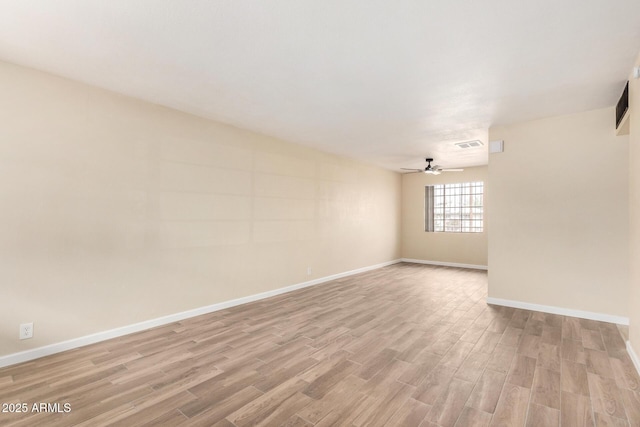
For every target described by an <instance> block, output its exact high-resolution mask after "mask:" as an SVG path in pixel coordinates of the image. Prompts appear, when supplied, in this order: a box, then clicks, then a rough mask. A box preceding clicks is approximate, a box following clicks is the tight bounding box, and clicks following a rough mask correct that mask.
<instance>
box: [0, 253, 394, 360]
mask: <svg viewBox="0 0 640 427" xmlns="http://www.w3.org/2000/svg"><path fill="white" fill-rule="evenodd" d="M399 262H402V260H400V259H395V260H392V261H387V262H383V263H380V264H375V265H370V266H367V267H362V268H357V269H355V270H350V271H345V272H343V273H337V274H332V275H330V276H325V277H321V278H318V279H314V280H309V281H307V282H302V283H297V284H295V285H291V286H285V287H283V288H278V289H273V290H271V291H266V292H261V293H259V294H254V295H249V296H246V297H242V298H237V299H233V300H230V301H223V302H220V303H216V304H212V305H208V306H205V307H199V308H195V309H193V310H187V311H183V312H180V313H175V314H170V315H168V316H163V317H158V318H155V319H150V320H145V321H143V322H139V323H135V324H132V325H127V326H122V327H120V328H115V329H111V330H108V331H103V332H98V333H95V334H91V335H86V336H83V337H79V338H73V339H70V340H68V341H63V342H59V343H55V344H49V345H47V346H43V347H38V348H34V349H30V350H25V351H22V352H19V353H13V354H8V355H6V356H1V357H0V368H4V367H6V366H10V365H15V364H18V363H22V362H28V361H30V360H34V359H39V358H41V357H44V356H49V355H51V354H55V353H61V352H63V351H67V350H72V349H74V348H78V347H83V346H85V345H89V344H95V343H97V342H101V341H105V340H109V339H112V338H117V337H121V336H123V335H127V334H132V333H134V332H140V331H144V330H146V329H151V328H155V327H157V326H162V325H166V324H169V323H173V322H178V321H180V320H184V319H188V318H190V317H196V316H200V315H203V314H208V313H213V312H214V311H219V310H224V309H227V308H231V307H235V306H237V305H241V304H247V303H250V302H254V301H259V300H262V299H265V298H270V297H274V296H276V295H281V294H284V293H287V292H292V291H296V290H298V289H303V288H307V287H309V286H315V285H319V284H322V283H326V282H329V281H331V280H336V279H340V278H343V277H347V276H352V275H354V274H358V273H364V272H365V271H370V270H375V269H378V268H382V267H386V266H389V265H392V264H397V263H399Z"/></svg>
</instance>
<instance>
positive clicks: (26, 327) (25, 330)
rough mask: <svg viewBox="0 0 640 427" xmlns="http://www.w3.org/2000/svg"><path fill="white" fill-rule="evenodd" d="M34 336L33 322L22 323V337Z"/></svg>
mask: <svg viewBox="0 0 640 427" xmlns="http://www.w3.org/2000/svg"><path fill="white" fill-rule="evenodd" d="M27 338H33V322H31V323H23V324H21V325H20V339H21V340H26V339H27Z"/></svg>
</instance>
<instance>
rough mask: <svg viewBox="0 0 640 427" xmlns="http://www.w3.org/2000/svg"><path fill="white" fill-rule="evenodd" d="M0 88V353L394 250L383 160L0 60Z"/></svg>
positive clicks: (395, 212) (327, 271)
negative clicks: (24, 327) (24, 332)
mask: <svg viewBox="0 0 640 427" xmlns="http://www.w3.org/2000/svg"><path fill="white" fill-rule="evenodd" d="M0 93H1V94H2V96H0V117H2V125H0V162H1V165H0V203H1V205H0V206H1V208H0V223H1V224H2V231H1V233H2V237H1V238H0V262H1V263H2V265H1V266H0V287H1V292H0V294H1V296H2V297H1V298H0V355H6V354H10V353H14V352H18V351H22V350H26V349H29V348H34V347H39V346H43V345H46V344H50V343H55V342H60V341H63V340H67V339H71V338H75V337H79V336H84V335H87V334H91V333H95V332H98V331H104V330H109V329H112V328H115V327H119V326H124V325H129V324H132V323H136V322H140V321H143V320H147V319H152V318H156V317H159V316H163V315H168V314H172V313H177V312H181V311H185V310H188V309H193V308H196V307H202V306H206V305H210V304H213V303H217V302H221V301H226V300H230V299H234V298H238V297H242V296H247V295H252V294H256V293H259V292H263V291H267V290H272V289H276V288H280V287H284V286H287V285H292V284H296V283H300V282H304V281H307V280H311V279H314V278H318V277H324V276H327V275H331V274H336V273H340V272H345V271H349V270H353V269H357V268H361V267H366V266H371V265H374V264H377V263H382V262H386V261H390V260H393V259H397V258H399V257H400V197H401V178H400V176H399V174H396V173H393V172H390V171H385V170H382V169H379V168H375V167H371V166H367V165H364V164H361V163H357V162H354V161H351V160H347V159H344V158H340V157H337V156H333V155H329V154H324V153H321V152H318V151H315V150H312V149H309V148H305V147H302V146H298V145H294V144H289V143H286V142H283V141H279V140H276V139H273V138H269V137H266V136H262V135H258V134H255V133H252V132H248V131H244V130H239V129H236V128H233V127H230V126H225V125H221V124H218V123H214V122H211V121H207V120H203V119H200V118H197V117H194V116H190V115H187V114H183V113H179V112H177V111H173V110H170V109H166V108H161V107H158V106H154V105H151V104H147V103H144V102H140V101H136V100H133V99H130V98H127V97H123V96H118V95H116V94H113V93H109V92H106V91H102V90H98V89H95V88H91V87H88V86H85V85H82V84H80V83H75V82H71V81H68V80H65V79H61V78H57V77H53V76H50V75H47V74H44V73H39V72H35V71H32V70H28V69H25V68H21V67H17V66H13V65H10V64H6V63H0ZM307 267H311V268H312V269H313V270H312V271H313V273H312V274H311V275H307ZM28 321H33V322H35V327H34V329H35V337H34V338H33V339H31V340H25V341H19V340H18V339H17V335H18V325H19V323H21V322H28Z"/></svg>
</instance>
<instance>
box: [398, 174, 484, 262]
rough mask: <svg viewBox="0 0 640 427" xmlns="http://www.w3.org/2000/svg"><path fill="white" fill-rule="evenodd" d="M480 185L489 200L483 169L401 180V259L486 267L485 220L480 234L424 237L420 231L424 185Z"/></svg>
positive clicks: (409, 176) (438, 234)
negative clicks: (471, 183) (465, 183)
mask: <svg viewBox="0 0 640 427" xmlns="http://www.w3.org/2000/svg"><path fill="white" fill-rule="evenodd" d="M473 181H483V182H484V183H485V189H484V191H485V199H484V203H485V206H487V203H488V200H489V186H488V185H487V167H486V166H482V167H475V168H465V170H464V171H463V172H448V173H442V174H440V175H435V176H434V175H427V174H424V173H412V174H404V175H403V176H402V257H403V258H410V259H419V260H423V261H436V262H445V263H458V264H471V265H478V266H486V265H487V236H488V233H487V220H486V210H485V223H484V232H483V233H427V232H425V231H424V188H425V186H427V185H434V184H448V183H455V182H473Z"/></svg>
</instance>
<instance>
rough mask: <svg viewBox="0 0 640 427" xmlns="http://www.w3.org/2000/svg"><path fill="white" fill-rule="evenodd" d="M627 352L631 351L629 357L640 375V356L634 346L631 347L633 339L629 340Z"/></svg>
mask: <svg viewBox="0 0 640 427" xmlns="http://www.w3.org/2000/svg"><path fill="white" fill-rule="evenodd" d="M627 353H629V357H630V358H631V361H632V362H633V364H634V366H635V367H636V371H638V374H639V375H640V357H638V353H636V352H635V350H634V349H633V347H631V341H627Z"/></svg>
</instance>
